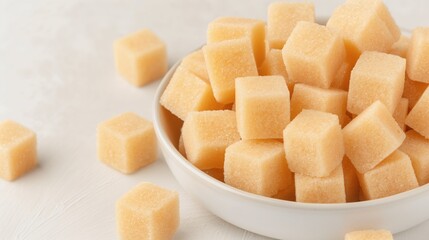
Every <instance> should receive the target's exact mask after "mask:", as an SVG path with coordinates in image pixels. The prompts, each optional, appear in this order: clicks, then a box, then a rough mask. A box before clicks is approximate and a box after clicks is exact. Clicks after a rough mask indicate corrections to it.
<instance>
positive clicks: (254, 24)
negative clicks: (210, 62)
mask: <svg viewBox="0 0 429 240" xmlns="http://www.w3.org/2000/svg"><path fill="white" fill-rule="evenodd" d="M239 38H248V39H249V40H250V41H251V44H252V49H253V56H254V57H255V62H256V65H258V66H260V65H261V64H262V62H263V61H264V58H265V23H264V21H262V20H257V19H251V18H239V17H220V18H217V19H215V20H213V21H212V22H210V23H209V25H208V27H207V44H211V43H215V42H221V41H225V40H231V39H239Z"/></svg>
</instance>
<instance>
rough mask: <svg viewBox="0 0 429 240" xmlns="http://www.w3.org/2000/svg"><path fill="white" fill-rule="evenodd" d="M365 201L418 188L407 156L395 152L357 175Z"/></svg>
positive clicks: (400, 152) (397, 151)
mask: <svg viewBox="0 0 429 240" xmlns="http://www.w3.org/2000/svg"><path fill="white" fill-rule="evenodd" d="M358 178H359V183H360V186H361V187H362V192H363V194H364V196H365V198H366V199H369V200H371V199H378V198H383V197H388V196H392V195H394V194H398V193H401V192H405V191H408V190H411V189H413V188H416V187H418V186H419V184H418V182H417V178H416V175H415V173H414V169H413V166H412V163H411V160H410V158H409V157H408V155H407V154H405V153H404V152H402V151H399V150H396V151H394V152H393V153H392V154H390V155H389V156H388V157H387V158H386V159H384V160H383V161H382V162H381V163H380V164H378V165H377V166H376V167H374V168H373V169H371V170H369V171H367V172H365V173H364V174H358Z"/></svg>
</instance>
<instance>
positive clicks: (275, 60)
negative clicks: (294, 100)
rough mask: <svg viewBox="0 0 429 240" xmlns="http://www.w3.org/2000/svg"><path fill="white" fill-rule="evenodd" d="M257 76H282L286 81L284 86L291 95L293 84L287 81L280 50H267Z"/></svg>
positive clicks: (287, 77)
mask: <svg viewBox="0 0 429 240" xmlns="http://www.w3.org/2000/svg"><path fill="white" fill-rule="evenodd" d="M259 74H260V75H261V76H273V75H279V76H283V78H284V79H285V80H286V85H287V87H288V89H289V92H290V93H292V91H293V86H294V83H293V82H292V81H291V80H290V79H289V76H288V74H287V71H286V66H285V64H284V62H283V55H282V50H281V49H270V50H269V52H268V53H267V56H266V57H265V61H264V62H263V63H262V65H261V67H260V68H259Z"/></svg>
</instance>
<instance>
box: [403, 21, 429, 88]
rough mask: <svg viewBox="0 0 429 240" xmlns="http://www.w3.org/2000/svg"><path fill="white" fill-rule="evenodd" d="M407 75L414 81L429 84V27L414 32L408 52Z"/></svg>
mask: <svg viewBox="0 0 429 240" xmlns="http://www.w3.org/2000/svg"><path fill="white" fill-rule="evenodd" d="M407 73H408V76H409V77H410V79H412V80H414V81H419V82H424V83H429V27H419V28H416V29H414V31H413V35H412V36H411V43H410V47H409V49H408V52H407Z"/></svg>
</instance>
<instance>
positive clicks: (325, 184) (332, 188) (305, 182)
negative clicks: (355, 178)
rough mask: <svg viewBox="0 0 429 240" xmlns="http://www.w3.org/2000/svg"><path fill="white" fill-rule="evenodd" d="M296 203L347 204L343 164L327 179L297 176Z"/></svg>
mask: <svg viewBox="0 0 429 240" xmlns="http://www.w3.org/2000/svg"><path fill="white" fill-rule="evenodd" d="M295 189H296V190H295V191H296V201H297V202H306V203H345V202H346V193H345V188H344V175H343V168H342V166H341V164H340V165H339V166H338V167H337V168H336V169H335V170H334V171H332V172H331V174H330V175H329V176H327V177H321V178H319V177H310V176H306V175H304V174H299V173H296V174H295Z"/></svg>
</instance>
